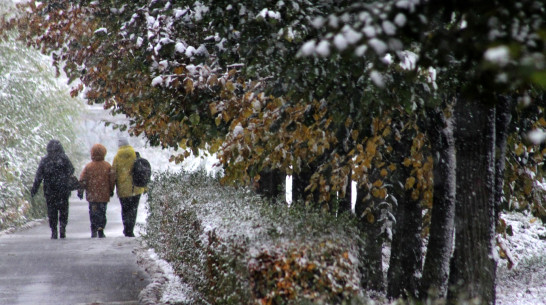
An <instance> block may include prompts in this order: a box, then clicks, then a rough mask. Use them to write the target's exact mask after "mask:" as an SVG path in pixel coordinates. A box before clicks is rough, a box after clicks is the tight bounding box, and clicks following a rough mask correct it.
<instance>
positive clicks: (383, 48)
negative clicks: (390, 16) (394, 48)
mask: <svg viewBox="0 0 546 305" xmlns="http://www.w3.org/2000/svg"><path fill="white" fill-rule="evenodd" d="M368 45H369V46H370V47H372V49H374V51H375V53H377V55H383V54H385V52H387V44H386V43H385V42H384V41H382V40H379V39H377V38H372V39H370V40H369V41H368Z"/></svg>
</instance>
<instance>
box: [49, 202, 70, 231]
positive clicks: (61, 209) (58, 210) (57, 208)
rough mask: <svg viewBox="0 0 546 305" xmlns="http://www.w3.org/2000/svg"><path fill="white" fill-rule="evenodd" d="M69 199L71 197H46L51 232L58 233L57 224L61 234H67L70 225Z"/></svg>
mask: <svg viewBox="0 0 546 305" xmlns="http://www.w3.org/2000/svg"><path fill="white" fill-rule="evenodd" d="M68 198H69V195H65V196H63V195H52V196H47V197H46V203H47V217H48V218H49V227H50V228H51V231H52V232H53V231H54V232H57V224H58V225H59V229H60V232H61V233H62V234H64V232H66V225H67V224H68Z"/></svg>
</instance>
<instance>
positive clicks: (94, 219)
mask: <svg viewBox="0 0 546 305" xmlns="http://www.w3.org/2000/svg"><path fill="white" fill-rule="evenodd" d="M106 204H107V202H89V220H90V221H91V232H97V230H98V229H99V228H103V229H104V228H105V227H106V207H107V205H106Z"/></svg>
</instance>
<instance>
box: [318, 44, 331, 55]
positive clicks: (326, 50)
mask: <svg viewBox="0 0 546 305" xmlns="http://www.w3.org/2000/svg"><path fill="white" fill-rule="evenodd" d="M316 52H317V54H318V55H320V56H322V57H327V56H329V55H330V43H329V42H328V41H326V40H323V41H321V42H319V44H318V45H317V48H316Z"/></svg>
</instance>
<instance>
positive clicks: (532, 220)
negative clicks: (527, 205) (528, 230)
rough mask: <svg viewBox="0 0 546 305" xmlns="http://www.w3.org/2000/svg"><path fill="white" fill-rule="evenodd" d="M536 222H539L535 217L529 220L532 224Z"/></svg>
mask: <svg viewBox="0 0 546 305" xmlns="http://www.w3.org/2000/svg"><path fill="white" fill-rule="evenodd" d="M535 221H537V218H536V217H533V218H531V220H529V222H530V223H535Z"/></svg>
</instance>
